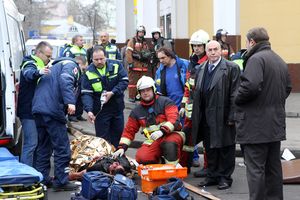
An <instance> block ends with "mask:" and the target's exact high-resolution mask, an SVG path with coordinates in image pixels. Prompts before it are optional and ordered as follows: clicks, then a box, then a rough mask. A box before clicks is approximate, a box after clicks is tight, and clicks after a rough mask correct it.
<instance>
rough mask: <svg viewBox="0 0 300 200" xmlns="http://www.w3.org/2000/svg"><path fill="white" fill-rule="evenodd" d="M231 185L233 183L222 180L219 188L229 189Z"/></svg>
mask: <svg viewBox="0 0 300 200" xmlns="http://www.w3.org/2000/svg"><path fill="white" fill-rule="evenodd" d="M230 187H231V184H229V183H226V182H220V183H219V184H218V189H219V190H226V189H228V188H230Z"/></svg>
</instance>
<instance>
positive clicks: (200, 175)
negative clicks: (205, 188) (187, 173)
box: [194, 168, 207, 178]
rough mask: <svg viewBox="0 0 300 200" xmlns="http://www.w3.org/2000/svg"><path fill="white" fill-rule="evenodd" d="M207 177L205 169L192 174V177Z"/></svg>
mask: <svg viewBox="0 0 300 200" xmlns="http://www.w3.org/2000/svg"><path fill="white" fill-rule="evenodd" d="M206 176H207V168H202V169H200V170H199V171H196V172H195V173H194V177H197V178H203V177H206Z"/></svg>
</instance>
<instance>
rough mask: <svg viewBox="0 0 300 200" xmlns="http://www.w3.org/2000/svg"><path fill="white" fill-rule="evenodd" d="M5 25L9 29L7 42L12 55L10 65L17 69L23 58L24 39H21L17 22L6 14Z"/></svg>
mask: <svg viewBox="0 0 300 200" xmlns="http://www.w3.org/2000/svg"><path fill="white" fill-rule="evenodd" d="M7 25H8V31H9V42H10V48H11V49H10V51H11V55H12V59H11V61H12V67H13V69H14V71H15V70H17V69H18V68H19V67H20V65H21V63H22V60H23V57H24V54H23V53H24V40H23V39H22V38H23V37H22V32H21V30H20V27H19V22H18V21H17V20H16V19H14V18H12V17H11V16H8V18H7Z"/></svg>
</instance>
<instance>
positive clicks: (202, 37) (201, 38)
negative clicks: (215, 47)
mask: <svg viewBox="0 0 300 200" xmlns="http://www.w3.org/2000/svg"><path fill="white" fill-rule="evenodd" d="M208 41H209V35H208V33H207V32H206V31H204V30H202V29H200V30H198V31H196V32H194V33H193V34H192V36H191V39H190V42H189V43H190V44H191V45H199V44H204V45H205V44H206V43H207V42H208Z"/></svg>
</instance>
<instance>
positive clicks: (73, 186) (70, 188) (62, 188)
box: [53, 182, 78, 192]
mask: <svg viewBox="0 0 300 200" xmlns="http://www.w3.org/2000/svg"><path fill="white" fill-rule="evenodd" d="M77 189H78V185H76V184H74V183H71V182H68V183H67V184H65V185H53V191H54V192H60V191H73V190H77Z"/></svg>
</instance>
